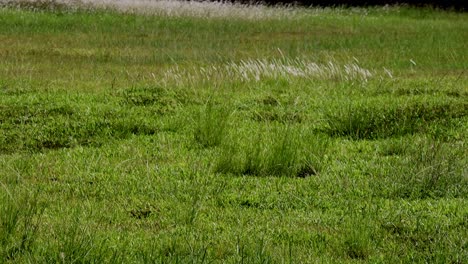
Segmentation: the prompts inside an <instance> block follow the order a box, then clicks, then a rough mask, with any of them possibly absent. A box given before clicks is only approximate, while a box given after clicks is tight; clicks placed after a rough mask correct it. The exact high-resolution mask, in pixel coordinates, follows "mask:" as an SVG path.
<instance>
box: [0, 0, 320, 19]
mask: <svg viewBox="0 0 468 264" xmlns="http://www.w3.org/2000/svg"><path fill="white" fill-rule="evenodd" d="M19 2H21V3H39V2H40V3H48V2H49V3H52V4H55V3H58V4H65V5H67V6H70V7H84V8H88V9H92V8H97V9H111V10H115V11H118V12H124V13H137V14H146V15H158V16H171V17H200V18H238V19H248V20H261V19H288V18H294V17H297V16H298V15H299V14H303V13H305V12H304V11H305V9H301V8H296V7H292V6H278V7H267V6H265V5H262V4H240V3H230V2H224V1H219V2H212V1H180V0H0V4H2V3H3V4H5V3H8V4H13V5H14V4H15V3H19ZM317 12H320V11H319V10H318V9H316V10H314V12H313V13H317ZM308 13H311V12H308Z"/></svg>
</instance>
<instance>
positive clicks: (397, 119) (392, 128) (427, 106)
mask: <svg viewBox="0 0 468 264" xmlns="http://www.w3.org/2000/svg"><path fill="white" fill-rule="evenodd" d="M466 115H468V105H467V104H466V103H463V102H458V101H456V102H452V103H450V102H442V103H438V102H432V101H431V102H410V103H407V104H404V105H399V104H388V105H386V104H383V103H382V102H371V103H368V102H362V101H358V102H355V103H350V104H349V105H348V106H347V107H339V109H333V110H332V111H329V112H328V113H326V120H327V122H328V128H327V129H325V131H326V132H327V133H328V134H329V135H331V136H337V137H350V138H352V139H378V138H388V137H393V136H402V135H406V134H414V133H418V132H424V131H425V130H427V129H428V127H429V126H430V125H432V124H434V123H436V124H437V125H438V126H445V125H449V122H448V121H449V120H450V119H454V118H460V117H463V116H466Z"/></svg>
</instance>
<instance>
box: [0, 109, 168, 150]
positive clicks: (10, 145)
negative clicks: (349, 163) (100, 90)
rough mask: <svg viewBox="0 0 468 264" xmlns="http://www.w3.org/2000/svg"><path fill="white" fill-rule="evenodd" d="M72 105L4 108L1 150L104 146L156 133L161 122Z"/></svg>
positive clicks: (0, 112) (1, 110) (127, 113)
mask: <svg viewBox="0 0 468 264" xmlns="http://www.w3.org/2000/svg"><path fill="white" fill-rule="evenodd" d="M94 111H95V112H88V111H83V110H82V109H80V108H75V107H72V106H70V105H66V104H65V105H57V106H53V105H41V104H35V105H23V106H20V105H18V106H13V107H11V106H5V107H3V108H0V120H2V123H1V125H0V127H1V128H2V130H3V132H4V133H3V134H2V136H0V142H1V144H0V152H1V153H14V152H21V151H30V152H37V151H42V150H47V149H61V148H72V147H75V146H80V145H81V146H100V145H102V144H103V143H106V142H109V141H112V140H113V139H122V138H127V137H129V136H131V135H153V134H155V133H157V132H158V130H159V129H158V127H157V124H156V123H155V122H154V121H152V120H151V119H147V118H142V117H141V116H138V115H136V114H137V113H138V112H132V111H112V110H104V112H101V109H94Z"/></svg>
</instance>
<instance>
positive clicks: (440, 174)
mask: <svg viewBox="0 0 468 264" xmlns="http://www.w3.org/2000/svg"><path fill="white" fill-rule="evenodd" d="M399 154H402V155H406V157H405V156H403V157H402V159H403V160H397V161H395V163H394V166H392V167H391V168H389V169H387V171H386V172H385V173H384V177H385V178H384V179H382V180H380V181H379V183H376V187H375V188H376V189H375V191H377V192H379V193H381V194H383V195H384V196H388V197H392V198H396V197H398V198H407V199H425V198H442V197H466V195H467V191H466V190H467V187H468V177H467V170H466V166H465V165H464V164H466V156H467V154H468V153H467V151H466V150H465V149H464V146H463V144H461V143H456V142H443V141H441V140H438V139H434V138H428V139H424V140H422V141H421V142H417V143H416V144H415V145H414V146H408V147H406V148H405V150H404V152H399Z"/></svg>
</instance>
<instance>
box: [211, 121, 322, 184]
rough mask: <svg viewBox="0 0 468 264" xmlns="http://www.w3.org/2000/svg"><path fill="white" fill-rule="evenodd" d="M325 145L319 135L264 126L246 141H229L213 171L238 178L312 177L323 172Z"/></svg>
mask: <svg viewBox="0 0 468 264" xmlns="http://www.w3.org/2000/svg"><path fill="white" fill-rule="evenodd" d="M246 143H247V145H246ZM328 144H329V140H328V138H327V137H326V136H323V135H320V134H311V133H310V132H306V131H301V130H300V129H295V128H292V127H279V128H278V127H273V126H266V127H264V128H263V130H262V131H260V132H259V131H257V132H256V133H253V134H251V135H250V137H249V138H248V139H243V138H235V137H231V138H230V139H228V140H227V142H225V143H224V144H223V145H222V149H221V154H220V155H219V158H218V160H217V163H216V169H215V170H216V171H217V172H221V173H232V174H237V175H255V176H292V177H307V176H312V175H316V174H318V173H319V172H320V171H321V170H322V169H323V168H324V162H325V155H326V151H327V147H328Z"/></svg>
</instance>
